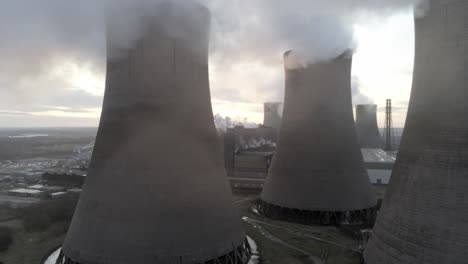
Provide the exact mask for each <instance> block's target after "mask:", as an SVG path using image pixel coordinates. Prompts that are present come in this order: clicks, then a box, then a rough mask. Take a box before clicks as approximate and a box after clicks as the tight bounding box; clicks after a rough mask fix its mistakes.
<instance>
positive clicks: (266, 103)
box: [263, 102, 283, 105]
mask: <svg viewBox="0 0 468 264" xmlns="http://www.w3.org/2000/svg"><path fill="white" fill-rule="evenodd" d="M263 104H264V105H281V104H283V103H282V102H264V103H263Z"/></svg>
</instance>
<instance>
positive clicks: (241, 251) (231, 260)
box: [56, 238, 252, 264]
mask: <svg viewBox="0 0 468 264" xmlns="http://www.w3.org/2000/svg"><path fill="white" fill-rule="evenodd" d="M251 256H252V250H251V248H250V244H249V242H248V240H247V238H246V239H245V241H244V243H242V245H240V246H239V247H237V248H235V249H234V250H233V251H231V252H229V253H228V254H226V255H224V256H221V257H218V258H216V259H212V260H208V261H205V262H196V261H195V262H194V261H192V260H188V259H186V258H184V257H171V258H170V259H169V258H166V259H165V260H163V261H162V262H159V261H155V264H156V263H175V264H189V263H190V264H246V263H248V262H249V260H250V258H251ZM56 264H87V263H81V262H77V261H74V260H73V259H71V258H69V257H67V256H66V255H65V254H64V252H63V250H62V251H60V255H59V257H58V258H57V262H56Z"/></svg>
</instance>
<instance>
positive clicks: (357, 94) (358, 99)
mask: <svg viewBox="0 0 468 264" xmlns="http://www.w3.org/2000/svg"><path fill="white" fill-rule="evenodd" d="M361 86H362V85H361V82H360V80H359V78H358V77H356V76H353V77H352V78H351V93H352V96H353V98H352V99H353V105H358V104H374V103H375V102H374V101H373V100H372V99H371V98H370V97H369V96H367V95H366V94H365V93H363V91H362V90H361Z"/></svg>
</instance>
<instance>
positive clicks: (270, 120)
mask: <svg viewBox="0 0 468 264" xmlns="http://www.w3.org/2000/svg"><path fill="white" fill-rule="evenodd" d="M281 106H282V103H278V102H269V103H264V104H263V115H264V116H263V125H264V126H266V127H271V128H280V126H281V113H280V110H281Z"/></svg>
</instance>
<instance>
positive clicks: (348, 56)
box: [283, 49, 354, 65]
mask: <svg viewBox="0 0 468 264" xmlns="http://www.w3.org/2000/svg"><path fill="white" fill-rule="evenodd" d="M293 53H294V50H293V49H290V50H287V51H286V52H284V53H283V58H284V59H287V58H288V57H289V56H290V55H292V54H293ZM353 55H354V51H353V50H352V49H347V50H345V51H344V52H342V53H341V54H340V55H338V56H336V57H334V58H330V59H328V60H323V61H318V62H313V63H309V65H316V64H326V63H330V62H334V61H340V60H351V59H352V58H353Z"/></svg>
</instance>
